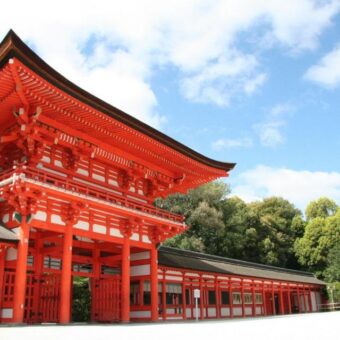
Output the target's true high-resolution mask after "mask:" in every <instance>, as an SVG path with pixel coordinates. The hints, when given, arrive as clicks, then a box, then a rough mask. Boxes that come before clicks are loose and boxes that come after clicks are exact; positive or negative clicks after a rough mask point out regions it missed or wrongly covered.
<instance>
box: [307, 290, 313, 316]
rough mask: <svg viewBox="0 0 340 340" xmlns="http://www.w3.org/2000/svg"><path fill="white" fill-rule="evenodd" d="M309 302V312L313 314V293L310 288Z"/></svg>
mask: <svg viewBox="0 0 340 340" xmlns="http://www.w3.org/2000/svg"><path fill="white" fill-rule="evenodd" d="M308 302H309V312H313V306H312V292H311V289H310V286H308Z"/></svg>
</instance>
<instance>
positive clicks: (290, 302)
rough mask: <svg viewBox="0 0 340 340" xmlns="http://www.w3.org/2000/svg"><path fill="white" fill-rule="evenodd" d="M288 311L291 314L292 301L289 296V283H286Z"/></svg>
mask: <svg viewBox="0 0 340 340" xmlns="http://www.w3.org/2000/svg"><path fill="white" fill-rule="evenodd" d="M287 294H288V312H289V314H292V301H291V296H290V285H289V283H288V293H287Z"/></svg>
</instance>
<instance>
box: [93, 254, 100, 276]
mask: <svg viewBox="0 0 340 340" xmlns="http://www.w3.org/2000/svg"><path fill="white" fill-rule="evenodd" d="M92 256H93V276H94V278H95V279H99V277H100V274H101V263H100V249H99V248H96V249H94V250H93V254H92Z"/></svg>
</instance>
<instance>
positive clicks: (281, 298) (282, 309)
mask: <svg viewBox="0 0 340 340" xmlns="http://www.w3.org/2000/svg"><path fill="white" fill-rule="evenodd" d="M279 289H280V293H279V294H280V295H279V296H280V314H281V315H283V314H284V303H283V293H282V283H280V287H279Z"/></svg>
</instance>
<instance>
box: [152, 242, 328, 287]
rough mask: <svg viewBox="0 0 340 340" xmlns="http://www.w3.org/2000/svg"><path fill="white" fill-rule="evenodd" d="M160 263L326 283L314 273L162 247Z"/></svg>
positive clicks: (254, 276) (219, 271) (276, 278)
mask: <svg viewBox="0 0 340 340" xmlns="http://www.w3.org/2000/svg"><path fill="white" fill-rule="evenodd" d="M158 263H159V264H160V265H163V266H167V267H175V268H185V269H191V270H198V271H206V272H212V273H220V274H229V275H239V276H249V277H253V278H263V279H269V280H283V281H292V282H301V283H312V284H319V285H324V284H325V283H324V282H323V281H321V280H319V279H317V278H316V277H315V276H314V275H313V274H312V273H308V272H304V271H299V270H292V269H285V268H280V267H274V266H268V265H263V264H259V263H253V262H247V261H241V260H235V259H229V258H225V257H220V256H214V255H207V254H203V253H198V252H193V251H188V250H182V249H176V248H170V247H163V246H162V247H160V249H159V251H158Z"/></svg>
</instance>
